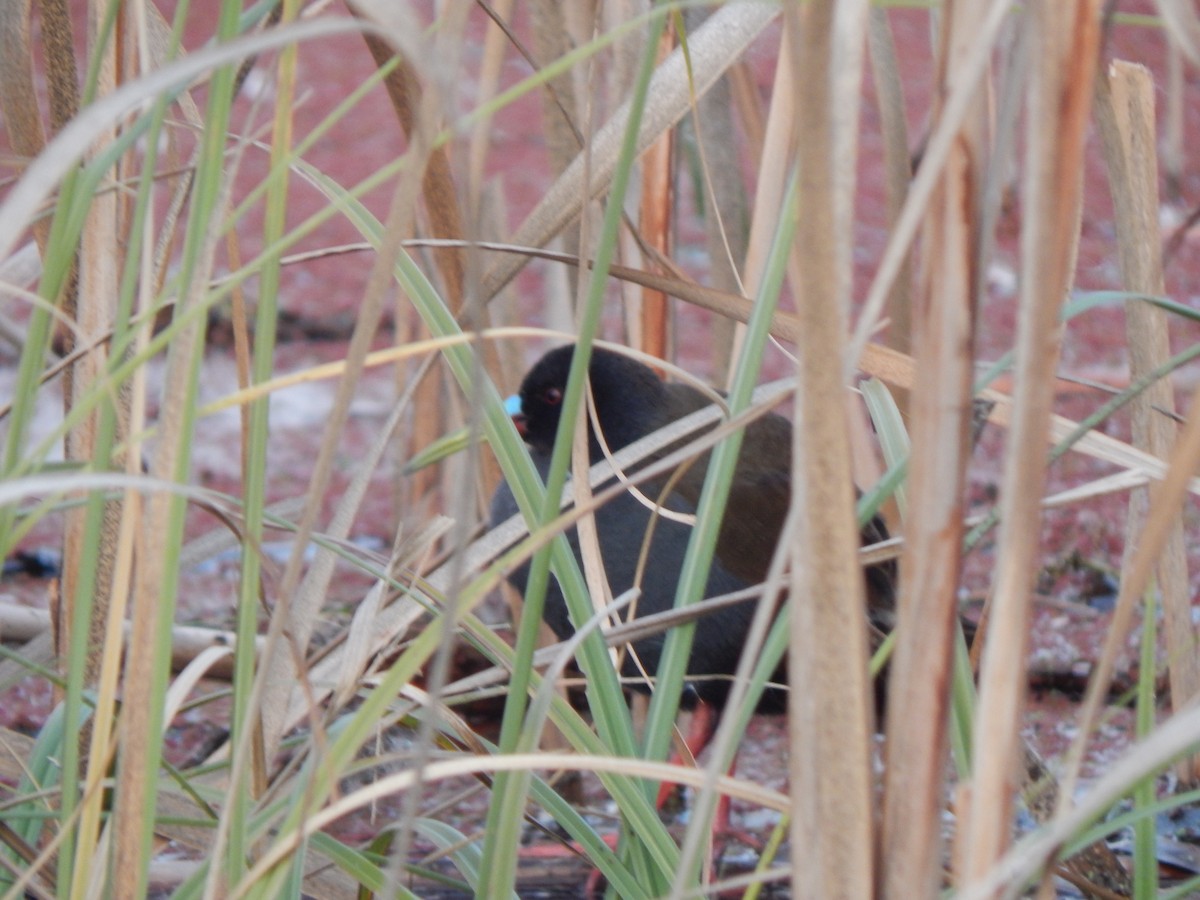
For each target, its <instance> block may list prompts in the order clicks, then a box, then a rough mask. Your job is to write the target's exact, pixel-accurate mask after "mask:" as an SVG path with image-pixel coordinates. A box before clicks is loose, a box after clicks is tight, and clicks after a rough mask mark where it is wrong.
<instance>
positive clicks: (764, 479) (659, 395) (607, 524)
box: [491, 345, 893, 708]
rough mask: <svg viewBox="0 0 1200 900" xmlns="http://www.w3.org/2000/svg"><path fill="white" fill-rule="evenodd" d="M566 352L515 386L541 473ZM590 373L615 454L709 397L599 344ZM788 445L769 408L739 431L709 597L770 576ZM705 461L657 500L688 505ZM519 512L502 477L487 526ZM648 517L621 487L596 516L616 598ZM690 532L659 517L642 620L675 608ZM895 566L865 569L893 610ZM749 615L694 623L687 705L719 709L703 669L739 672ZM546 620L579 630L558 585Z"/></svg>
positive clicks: (739, 612)
mask: <svg viewBox="0 0 1200 900" xmlns="http://www.w3.org/2000/svg"><path fill="white" fill-rule="evenodd" d="M573 354H574V347H573V346H570V345H568V346H566V347H559V348H557V349H555V350H551V351H550V352H549V353H547V354H546V355H545V356H543V357H542V358H541V360H539V361H538V363H537V364H536V365H534V367H533V368H532V369H531V370H530V371H529V373H528V374H527V375H526V376H525V379H524V381H523V382H522V384H521V390H520V400H521V413H520V417H519V418H520V421H519V425H520V426H521V429H522V433H523V435H524V437H525V440H526V442H527V443H528V445H529V447H530V451H531V454H532V457H533V460H534V463H535V465H536V466H537V468H538V470H539V472H540V473H541V475H542V476H543V478H544V477H545V475H546V472H547V470H548V468H549V462H550V454H551V452H552V450H553V447H554V439H555V435H556V434H557V431H558V423H559V418H560V414H561V404H562V399H563V393H564V391H565V389H566V383H567V375H568V372H569V371H570V367H571V359H572V356H573ZM588 379H589V383H590V386H591V396H592V400H593V403H594V405H595V413H596V422H597V423H598V425H599V428H600V431H601V433H602V434H603V437H604V441H605V443H606V444H607V446H608V449H609V450H610V451H611V452H613V453H616V452H617V451H618V450H620V449H621V448H623V447H625V446H627V445H629V444H631V443H633V442H634V441H637V440H639V439H641V438H643V437H645V436H646V435H648V434H651V433H652V432H654V431H657V430H658V429H660V428H662V427H663V426H665V425H668V424H670V423H671V422H673V421H675V420H677V419H680V418H682V417H684V416H686V415H688V414H689V413H692V412H694V411H696V410H698V409H701V408H703V407H705V406H708V405H709V402H710V401H709V399H708V398H707V397H705V395H704V394H703V393H701V392H700V391H698V390H696V389H695V388H692V387H690V386H688V385H682V384H667V383H664V382H663V381H662V380H660V379H659V378H658V376H657V375H656V374H655V373H654V371H653V370H652V369H650V368H649V367H647V366H644V365H642V364H641V363H639V362H636V361H635V360H632V359H630V358H629V357H626V356H623V355H621V354H618V353H614V352H612V351H608V350H603V349H600V348H595V349H593V351H592V359H591V363H590V365H589V368H588ZM791 441H792V426H791V423H790V422H788V421H787V420H786V419H784V418H783V417H781V416H777V415H770V414H769V415H766V416H763V417H762V418H759V419H757V420H756V421H754V422H753V423H751V424H750V425H748V426H747V427H746V430H745V437H744V439H743V443H742V450H741V454H740V456H739V460H738V466H737V470H736V472H735V475H734V480H733V485H732V487H731V489H730V494H729V501H728V504H727V508H726V513H725V518H724V520H723V522H722V526H721V530H720V533H719V536H718V541H717V549H716V553H715V554H714V559H713V564H712V569H711V572H710V574H709V578H708V584H707V585H706V590H705V597H713V596H717V595H720V594H724V593H730V592H733V591H736V590H740V589H742V588H745V587H749V586H752V585H754V584H757V583H759V582H761V581H763V580H764V579H765V578H766V575H767V569H768V567H769V565H770V562H771V558H772V556H773V554H774V551H775V545H776V543H777V542H778V540H779V534H780V532H781V530H782V528H783V523H784V517H785V516H786V514H787V508H788V504H789V501H790V495H791V482H790V479H791V459H792V454H791ZM672 449H674V448H673V447H667V448H664V449H663V450H661V451H659V452H658V453H657V454H655V456H654V457H651V459H654V458H661V457H662V456H664V455H666V454H667V453H669V452H670V451H671V450H672ZM589 452H590V456H591V462H592V463H596V462H599V461H600V460H601V459H603V451H602V450H601V447H600V443H599V441H598V440H597V439H596V434H595V433H594V431H593V429H592V428H591V427H589ZM642 465H644V463H643V464H642ZM707 465H708V455H707V454H705V455H704V456H702V457H701V458H700V459H699V460H697V462H696V463H695V464H693V465H691V466H690V467H688V468H687V469H686V470H685V471H684V472H683V474H682V477H680V478H679V480H678V481H677V482H676V483H675V484H674V491H673V493H672V494H671V495H670V497H669V498H668V499H667V500H666V502H665V504H664V505H665V506H666V507H667V508H669V509H672V510H675V511H678V512H686V513H690V512H693V511H694V510H695V508H696V504H697V503H698V501H699V496H700V491H701V488H702V487H703V484H704V478H705V474H706V471H707ZM635 470H636V467H635ZM665 483H666V480H665V479H659V480H656V481H654V482H651V483H650V484H648V485H644V486H643V492H644V493H645V494H646V495H647V496H649V497H657V495H658V494H659V492H660V490H661V489H662V487H663V485H665ZM516 511H517V507H516V503H515V501H514V500H513V496H512V492H511V491H510V490H509V488H508V485H507V483H504V484H501V485H500V487H499V489H498V490H497V491H496V494H495V496H494V497H493V499H492V510H491V519H492V522H493V524H497V523H499V522H501V521H503V520H504V519H507V518H508V517H509V516H511V515H513V514H514V513H515V512H516ZM651 516H652V513H651V512H650V510H648V509H647V508H646V506H645V505H644V504H642V503H641V502H639V501H638V500H637V499H635V498H634V497H632V496H631V495H629V494H627V493H626V494H621V495H620V496H618V497H617V498H616V499H614V500H612V501H611V502H609V503H607V504H605V505H604V506H602V507H601V508H600V509H599V510H597V512H596V529H597V534H598V535H599V544H600V553H601V556H602V558H603V561H604V569H605V574H606V575H607V577H608V581H609V584H610V586H611V588H612V592H613V595H614V596H617V595H620V594H621V593H623V592H625V591H627V590H628V589H629V588H631V587H632V586H633V584H634V579H635V573H636V568H637V562H638V558H639V554H640V552H641V548H642V542H643V539H644V537H645V534H646V532H647V529H648V528H649V527H650V524H651ZM690 534H691V528H690V527H689V526H688V525H686V524H683V523H680V522H677V521H673V520H671V519H668V518H664V517H661V516H659V517H657V521H656V522H655V523H654V535H653V539H652V543H651V545H650V552H649V556H648V565H647V567H646V573H645V578H644V580H643V582H642V584H641V585H640V586H641V589H642V596H641V597H640V598H639V600H638V605H637V612H636V614H637V615H638V616H644V615H649V614H651V613H656V612H661V611H663V610H666V609H670V608H671V607H672V606H673V605H674V601H675V592H676V588H677V586H678V581H679V572H680V570H681V568H682V566H683V559H684V554H685V553H686V550H687V545H688V540H689V538H690ZM885 536H886V530H885V529H884V526H883V524H882V522H881V521H879V520H875V521H874V522H872V523H871V526H870V527H869V528H868V529H867V531H866V532H864V538H865V539H868V540H869V541H875V540H880V539H882V538H883V537H885ZM567 537H568V540H569V542H570V544H571V547H572V550H573V551H574V552H575V555H576V557H577V558H579V557H580V551H579V537H578V535H577V533H576V532H575V530H574V529H571V530H570V532H569V533H568V535H567ZM892 574H893V573H892V567H891V566H890V565H881V566H875V567H873V568H872V569H871V570H869V571H868V590H869V593H870V594H871V602H872V604H873V606H875V607H878V608H877V609H876V610H875V611H876V612H877V613H882V612H885V611H886V612H888V613H890V610H891V605H892ZM527 580H528V565H525V566H522V567H519V568H517V569H515V570H514V571H513V572H512V573H510V575H509V581H510V582H512V584H513V585H514V586H515V587H516V588H518V589H519V590H521V591H524V589H525V585H526V582H527ZM753 615H754V604H753V603H744V604H739V605H737V606H733V607H729V608H726V609H723V610H720V611H718V612H714V613H712V614H711V615H707V616H705V617H703V618H701V619H700V620H699V621H698V622H697V626H696V634H695V638H694V640H693V644H692V653H691V659H690V662H689V668H688V672H689V675H691V676H692V677H693V679H695V680H693V681H691V682H690V683H689V686H690V690H691V691H694V695H693V696H691V697H684V698H683V701H684V703H685V705H686V704H687V703H688V702H689V700H694V699H695V698H696V697H699V698H701V699H703V700H705V701H708V702H712V703H714V704H716V705H718V706H719V705H721V704H722V703H723V701H724V699H725V696H726V695H727V693H728V683H727V682H725V681H722V680H720V679H717V680H704V679H703V678H702V677H701V676H704V675H718V676H719V675H730V674H732V673H733V672H734V671H735V669H736V667H737V664H738V658H739V656H740V654H741V650H742V646H743V644H744V641H745V637H746V634H747V631H748V629H749V626H750V620H751V619H752V617H753ZM544 617H545V620H546V622H547V624H548V625H550V627H551V628H552V629H553V630H554V632H555V634H557V635H558V636H559V638H560V639H565V638H567V637H568V636H570V634H571V633H572V632H573V631H574V629H573V627H572V625H571V623H570V621H569V619H568V617H567V610H566V603H565V601H564V599H563V596H562V593H561V591H559V590H558V587H557V585H555V584H553V583H552V584H551V587H550V590H549V592H548V594H547V597H546V607H545V612H544ZM664 640H665V636H662V635H660V636H656V637H654V638H650V639H646V640H643V641H639V642H637V643H636V644H635V645H634V649H635V650H636V653H637V656H638V657H639V658H640V660H641V663H642V665H643V666H644V667H645V668H646V671H648V672H649V673H650V674H653V673H654V672H655V671H656V670H657V667H658V659H659V654H660V652H661V649H662V644H663V641H664ZM637 671H638V670H637V667H636V666H635V665H634V664H633V661H632V660H630V661H629V662H628V664H627V666H626V672H625V673H624V674H626V675H636V673H637ZM778 677H779V679H780V680H782V678H783V677H784V673H783V672H782V671H781V672H780V673H778ZM781 701H782V694H781V692H780V691H768V692H767V694H766V695H765V696H764V698H763V701H762V704H761V705H762V706H763V707H764V708H778V707H779V706H781V705H782V704H781Z"/></svg>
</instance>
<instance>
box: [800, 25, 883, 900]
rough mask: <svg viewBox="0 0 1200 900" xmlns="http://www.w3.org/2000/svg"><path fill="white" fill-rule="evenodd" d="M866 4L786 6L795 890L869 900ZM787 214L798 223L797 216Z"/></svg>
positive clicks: (828, 899) (825, 898) (830, 899)
mask: <svg viewBox="0 0 1200 900" xmlns="http://www.w3.org/2000/svg"><path fill="white" fill-rule="evenodd" d="M866 13H867V5H866V4H865V3H845V2H840V3H835V2H812V3H808V4H805V5H804V6H801V7H795V6H793V7H788V8H786V10H785V13H784V22H785V28H786V30H787V33H788V36H789V39H790V40H791V41H792V44H793V46H794V47H795V51H796V52H795V57H794V58H795V62H796V75H795V76H794V82H795V84H796V88H797V96H796V133H795V134H796V137H795V139H796V146H797V169H798V178H799V185H798V187H799V196H800V197H802V198H803V201H802V203H803V208H802V210H801V212H800V217H799V220H798V225H797V230H796V239H795V244H796V246H798V247H801V248H803V261H804V266H803V268H802V270H801V273H800V278H799V280H798V281H797V282H796V283H795V285H794V287H795V290H796V304H797V308H798V309H799V310H800V311H801V312H802V314H803V315H804V317H805V328H804V331H803V333H802V334H801V336H800V339H799V341H798V342H797V355H798V368H797V390H796V416H795V419H796V422H797V423H800V427H798V428H797V429H796V431H795V438H794V443H793V463H792V465H793V469H792V504H793V505H792V508H791V511H790V514H789V520H790V525H791V527H793V528H794V529H795V530H794V532H793V533H794V535H795V541H794V543H793V544H792V546H791V552H792V554H793V556H792V559H793V564H792V572H791V579H790V580H791V594H792V596H793V597H803V598H806V601H807V602H803V603H794V604H792V606H791V644H790V654H789V657H788V668H789V680H790V682H791V684H792V690H791V692H790V693H789V703H788V706H789V723H788V725H789V732H790V734H791V738H792V745H791V746H792V752H791V754H790V765H789V770H790V774H791V793H792V798H791V807H792V826H791V837H792V867H793V874H792V892H793V896H795V897H812V898H822V900H836V898H847V900H850V898H863V897H870V896H872V894H873V892H874V889H875V884H874V882H875V865H874V862H875V839H874V822H873V818H874V816H873V812H872V807H873V798H874V786H873V784H872V768H871V753H872V745H873V741H872V740H871V734H872V732H873V728H872V723H871V719H872V710H871V704H870V697H869V694H870V689H869V684H868V681H867V667H866V663H867V634H866V629H865V628H864V627H863V620H862V610H863V575H862V569H861V568H860V567H859V564H858V558H857V553H856V550H855V548H856V547H857V545H858V526H857V523H856V522H855V519H854V502H853V498H854V493H853V487H852V482H851V474H850V449H849V433H848V428H847V423H846V407H845V397H844V391H845V387H844V383H843V376H842V373H843V369H844V361H843V359H842V353H843V348H844V344H845V334H846V321H847V308H848V297H849V284H850V279H849V271H850V268H849V262H850V257H849V249H850V245H851V239H850V223H851V219H850V210H851V198H852V196H853V184H854V160H855V158H856V150H857V148H856V146H855V143H854V142H855V138H856V135H857V111H858V104H859V97H860V94H861V76H862V49H863V45H864V38H865V27H866ZM787 214H792V213H790V212H788V213H787Z"/></svg>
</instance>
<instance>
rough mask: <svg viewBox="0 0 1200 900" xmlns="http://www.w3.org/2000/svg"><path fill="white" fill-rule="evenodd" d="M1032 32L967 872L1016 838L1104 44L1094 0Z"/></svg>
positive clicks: (1056, 13)
mask: <svg viewBox="0 0 1200 900" xmlns="http://www.w3.org/2000/svg"><path fill="white" fill-rule="evenodd" d="M1030 12H1031V15H1030V16H1029V18H1028V20H1027V21H1026V23H1025V25H1026V27H1027V28H1032V29H1033V32H1032V35H1033V41H1034V44H1033V52H1032V53H1031V59H1032V60H1033V65H1032V67H1031V70H1030V83H1029V93H1028V101H1027V102H1028V114H1027V122H1028V138H1027V141H1028V144H1027V151H1026V162H1025V166H1026V169H1025V173H1024V179H1023V185H1022V205H1023V209H1024V213H1025V215H1024V220H1023V221H1022V227H1021V247H1020V254H1021V287H1020V301H1019V317H1018V326H1017V327H1018V336H1017V350H1016V392H1015V395H1014V398H1013V399H1014V402H1013V419H1012V427H1011V430H1010V431H1009V435H1008V441H1007V444H1006V453H1005V463H1004V480H1003V484H1002V496H1001V526H1000V537H999V550H998V553H997V561H996V581H995V601H994V603H993V607H992V614H991V619H990V624H989V629H990V631H989V635H988V641H987V645H986V646H985V648H984V655H983V662H982V667H981V674H980V696H979V707H978V713H977V717H976V724H975V731H974V746H975V748H976V759H975V772H974V777H973V779H972V782H971V785H970V789H971V796H970V801H969V809H968V811H967V815H966V817H965V822H964V823H963V829H962V832H961V834H962V841H963V843H962V860H963V871H962V875H963V877H964V879H965V880H966V881H967V882H972V881H976V880H978V879H981V878H983V877H984V876H985V875H986V874H987V873H988V871H989V870H990V869H991V868H992V866H993V865H995V863H996V862H997V861H998V860H999V859H1000V857H1001V856H1002V855H1003V853H1004V850H1005V848H1006V847H1007V846H1008V843H1009V840H1010V835H1011V822H1012V810H1013V795H1014V788H1015V780H1016V778H1017V773H1018V772H1019V771H1020V769H1019V766H1020V758H1021V746H1020V739H1019V729H1020V722H1021V715H1022V710H1023V706H1024V699H1025V690H1026V680H1025V664H1026V663H1025V647H1026V644H1027V641H1028V633H1029V616H1030V598H1031V593H1032V588H1033V578H1034V573H1035V571H1036V565H1035V564H1034V561H1035V554H1036V551H1037V541H1038V535H1039V533H1040V530H1039V528H1038V523H1039V521H1040V517H1041V496H1042V489H1043V485H1044V482H1045V471H1046V450H1045V448H1046V441H1047V439H1048V437H1049V433H1050V421H1051V404H1052V401H1053V391H1054V368H1055V366H1056V365H1057V362H1058V353H1059V346H1060V341H1061V324H1060V319H1059V311H1060V309H1061V307H1062V303H1063V300H1064V298H1065V297H1066V293H1067V289H1068V287H1069V286H1070V284H1071V275H1072V272H1073V269H1074V261H1075V250H1076V240H1077V235H1078V221H1079V210H1080V198H1081V194H1082V178H1081V173H1082V171H1083V165H1082V156H1083V143H1084V137H1085V134H1086V130H1087V123H1088V111H1089V109H1090V106H1091V86H1092V84H1093V83H1094V79H1093V77H1092V75H1093V72H1094V70H1095V66H1096V60H1097V54H1098V48H1099V35H1100V28H1099V12H1100V10H1099V3H1098V2H1095V0H1071V2H1061V0H1042V2H1038V3H1035V4H1033V5H1032V7H1031V10H1030Z"/></svg>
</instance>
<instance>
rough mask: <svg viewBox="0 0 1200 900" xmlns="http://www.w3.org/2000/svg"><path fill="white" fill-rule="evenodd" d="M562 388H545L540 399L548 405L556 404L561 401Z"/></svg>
mask: <svg viewBox="0 0 1200 900" xmlns="http://www.w3.org/2000/svg"><path fill="white" fill-rule="evenodd" d="M562 397H563V395H562V390H561V389H559V388H556V387H552V388H546V390H545V392H544V393H543V394H542V399H543V400H544V401H545V402H546V403H547V404H549V405H550V406H558V404H560V403H562Z"/></svg>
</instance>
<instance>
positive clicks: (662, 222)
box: [638, 27, 675, 359]
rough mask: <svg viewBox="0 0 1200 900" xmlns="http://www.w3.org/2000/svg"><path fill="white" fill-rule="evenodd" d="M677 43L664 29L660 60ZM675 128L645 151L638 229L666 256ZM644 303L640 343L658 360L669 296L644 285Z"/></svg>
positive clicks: (666, 348)
mask: <svg viewBox="0 0 1200 900" xmlns="http://www.w3.org/2000/svg"><path fill="white" fill-rule="evenodd" d="M673 44H674V30H673V29H672V28H670V27H667V28H664V29H663V30H662V34H661V35H660V36H659V46H658V62H659V64H660V65H661V64H662V61H663V60H664V59H666V57H667V55H668V54H669V53H670V52H671V47H672V45H673ZM674 158H675V130H674V129H668V130H667V131H665V132H664V133H663V134H662V135H661V136H660V137H659V138H658V140H656V141H655V142H654V143H653V144H651V145H650V146H649V147H648V148H647V149H646V152H645V153H644V154H642V158H641V163H642V191H641V200H640V203H639V210H638V219H639V221H638V229H639V230H640V231H641V234H642V240H643V241H645V242H646V243H647V244H648V245H649V246H650V247H652V248H653V249H654V250H655V251H656V252H657V253H659V254H662V255H663V256H666V257H668V258H669V257H670V256H671V244H672V240H671V221H672V219H673V217H674V213H675V203H674V195H675V191H674V187H673V185H674V178H675V165H674ZM639 301H640V305H641V323H640V325H641V327H640V329H638V330H640V332H641V340H640V342H639V346H640V348H641V349H642V350H645V351H646V352H647V353H650V354H652V355H653V356H657V357H658V358H659V359H667V358H668V357H669V356H670V352H671V346H670V344H671V340H670V329H671V315H670V313H671V308H670V305H669V303H668V301H667V295H666V294H664V293H662V292H661V291H658V290H655V289H654V288H644V289H643V290H642V292H641V297H640V298H639Z"/></svg>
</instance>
